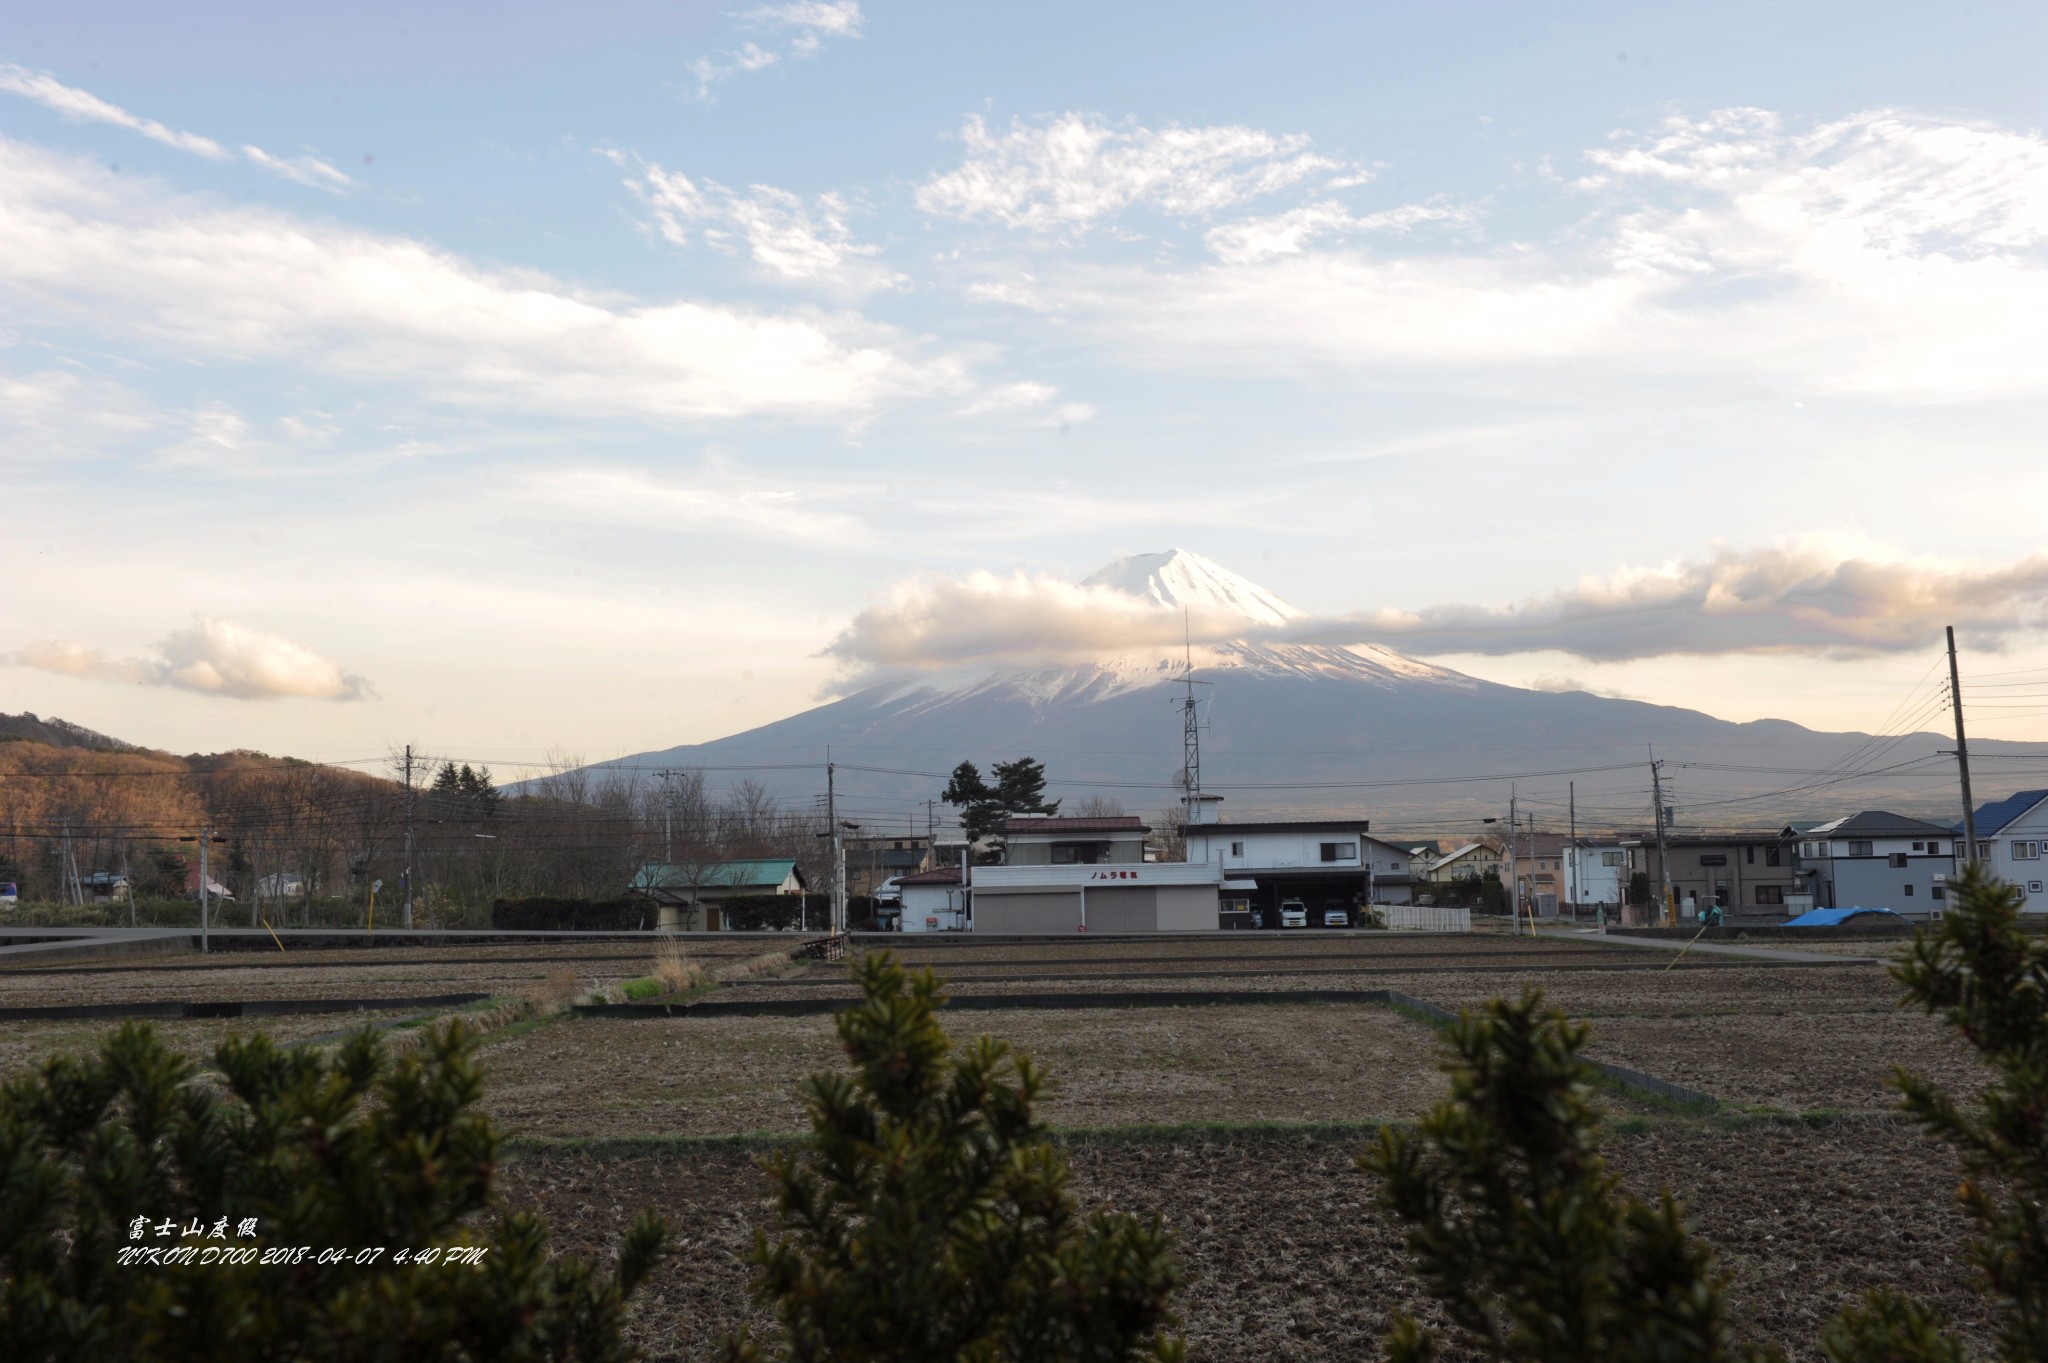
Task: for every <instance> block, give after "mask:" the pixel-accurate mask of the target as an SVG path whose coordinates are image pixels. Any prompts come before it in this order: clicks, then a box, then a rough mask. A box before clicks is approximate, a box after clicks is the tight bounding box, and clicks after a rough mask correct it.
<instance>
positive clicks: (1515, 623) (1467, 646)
mask: <svg viewBox="0 0 2048 1363" xmlns="http://www.w3.org/2000/svg"><path fill="white" fill-rule="evenodd" d="M1945 625H1955V626H1956V627H1957V628H1958V629H1961V630H1964V631H1965V632H1967V633H1968V635H1969V636H1970V640H1971V643H1972V645H1973V646H1975V647H1980V648H1992V649H1996V648H2000V647H2003V646H2004V644H2005V643H2006V642H2008V641H2009V640H2010V639H2011V638H2013V637H2014V636H2016V635H2019V634H2022V633H2026V632H2029V631H2033V630H2038V629H2041V628H2044V627H2048V555H2036V556H2033V557H2030V558H2027V559H2025V560H2022V561H2021V562H2018V563H2015V564H2012V565H2010V566H2008V567H2004V568H1996V569H1990V570H1971V569H1946V568H1937V567H1929V566H1924V565H1919V564H1911V563H1898V562H1882V561H1873V560H1869V559H1859V558H1844V557H1840V556H1836V555H1829V554H1825V553H1821V552H1818V551H1813V550H1805V549H1788V548H1772V549H1762V550H1749V551H1740V550H1732V549H1728V550H1717V551H1715V552H1713V553H1711V554H1709V555H1708V556H1706V557H1705V558H1702V559H1697V560H1692V561H1688V562H1683V563H1678V564H1674V565H1669V566H1666V567H1663V568H1658V569H1654V570H1650V571H1642V572H1627V573H1622V574H1618V575H1616V576H1615V577H1612V578H1609V579H1606V580H1599V579H1587V580H1584V581H1582V582H1580V583H1579V584H1578V585H1577V586H1574V587H1572V588H1570V589H1567V590H1560V591H1555V592H1550V593H1547V594H1544V595H1539V596H1532V597H1529V598H1526V599H1524V600H1522V601H1519V602H1515V603H1513V604H1511V605H1506V606H1487V605H1471V604H1452V605H1440V606H1430V607H1425V608H1423V609H1420V610H1395V609H1381V610H1374V611H1357V612H1351V613H1347V614H1344V615H1323V616H1303V617H1300V618H1298V619H1294V620H1290V621H1288V622H1286V623H1285V624H1279V625H1254V624H1251V623H1249V622H1247V621H1245V620H1244V619H1242V618H1240V617H1236V616H1232V615H1230V614H1228V613H1226V612H1220V611H1213V610H1208V611H1205V610H1194V611H1191V612H1190V613H1189V614H1188V615H1187V616H1186V617H1185V618H1184V617H1183V615H1182V612H1181V611H1180V610H1179V609H1177V608H1173V607H1161V606H1159V605H1156V604H1154V603H1151V602H1146V601H1140V600H1138V599H1137V598H1135V597H1132V596H1129V595H1126V594H1125V593H1123V592H1119V591H1116V590H1114V589H1111V588H1106V587H1083V586H1078V585H1076V584H1074V583H1071V582H1065V581H1060V580H1057V579H1054V578H1050V577H1042V576H1030V575H1025V574H1021V573H1020V574H1016V575H1013V576H1009V577H1001V576H997V575H994V574H990V573H976V574H973V575H972V576H970V577H968V578H966V579H963V580H961V581H958V582H944V583H920V584H914V585H910V586H906V587H904V588H902V589H899V591H898V592H897V593H896V594H895V595H894V596H893V597H892V598H891V599H890V600H889V601H887V602H885V603H882V604H878V605H875V606H871V607H869V608H868V609H866V610H863V611H862V612H861V613H860V614H859V615H857V616H856V617H855V618H854V620H853V622H852V623H851V624H850V625H848V626H847V628H846V629H845V630H844V631H842V632H841V633H840V634H839V636H838V637H837V638H835V639H834V640H833V641H832V643H831V644H830V645H829V646H828V647H827V649H826V650H825V652H826V655H827V656H829V657H832V658H834V659H836V660H838V661H840V662H841V663H844V664H846V665H848V666H849V667H850V668H853V669H880V670H894V669H932V668H943V667H956V666H964V665H970V664H975V663H993V662H1007V663H1027V662H1050V661H1068V660H1074V659H1078V658H1086V657H1096V656H1102V655H1104V654H1109V653H1117V652H1123V651H1127V650H1130V649H1133V648H1146V647H1161V646H1172V645H1178V644H1180V643H1181V642H1182V640H1183V638H1188V639H1191V641H1192V642H1193V643H1195V644H1198V645H1199V644H1219V643H1224V642H1230V641H1238V640H1242V641H1247V642H1252V643H1267V644H1272V643H1293V644H1328V645H1352V644H1382V645H1386V646H1388V647H1392V648H1397V649H1400V650H1402V651H1404V652H1408V653H1419V654H1425V655H1442V654H1453V653H1476V654H1488V655H1496V656H1498V655H1508V654H1518V653H1533V652H1539V651H1547V650H1555V651H1559V652H1564V653H1570V654H1573V655H1576V656H1578V657H1581V658H1585V659H1588V660H1591V661H1595V662H1626V661H1632V660H1638V659H1644V658H1656V657H1668V656H1673V655H1692V656H1715V655H1726V654H1792V655H1797V654H1805V655H1810V656H1816V657H1832V658H1854V657H1869V656H1875V655H1880V654H1887V653H1900V652H1906V651H1909V650H1913V649H1921V648H1926V647H1928V646H1929V645H1930V644H1931V643H1932V642H1934V641H1935V640H1937V639H1939V638H1940V636H1941V631H1942V627H1943V626H1945ZM1184 631H1185V633H1184Z"/></svg>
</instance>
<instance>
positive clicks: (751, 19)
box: [690, 0, 866, 99]
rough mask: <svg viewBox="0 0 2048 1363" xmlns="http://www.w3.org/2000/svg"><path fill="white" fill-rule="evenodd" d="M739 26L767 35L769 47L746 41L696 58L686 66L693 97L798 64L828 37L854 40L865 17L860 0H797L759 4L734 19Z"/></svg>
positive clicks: (817, 48) (812, 55)
mask: <svg viewBox="0 0 2048 1363" xmlns="http://www.w3.org/2000/svg"><path fill="white" fill-rule="evenodd" d="M736 18H737V22H738V23H739V25H740V26H741V27H742V28H749V29H753V30H755V31H757V32H760V33H763V34H766V35H769V39H768V40H769V42H770V43H771V44H773V45H772V46H769V47H763V46H761V45H760V44H759V43H756V42H753V41H751V40H750V41H747V42H744V43H742V44H741V45H740V46H739V48H738V49H736V50H734V51H729V52H721V53H719V54H718V55H716V56H710V57H699V58H698V59H697V60H695V61H693V62H691V63H690V74H691V75H693V76H695V77H696V78H697V96H698V98H700V99H709V98H711V93H712V88H713V87H714V86H716V85H717V84H718V83H719V82H720V81H723V80H729V79H731V78H732V77H734V76H740V75H745V74H747V73H748V72H750V71H760V70H764V69H765V68H767V67H770V66H773V65H775V64H776V63H777V62H779V61H781V60H782V59H783V58H784V57H794V58H796V59H798V60H802V59H804V58H807V57H815V56H817V55H818V53H819V51H820V50H822V49H823V47H824V45H825V39H827V38H849V39H850V38H858V37H860V34H861V26H862V24H863V23H865V22H866V16H864V15H863V14H862V13H861V10H860V4H859V0H799V3H795V4H786V5H760V6H757V7H755V8H754V9H750V10H744V11H742V12H741V13H740V14H739V15H738V16H736Z"/></svg>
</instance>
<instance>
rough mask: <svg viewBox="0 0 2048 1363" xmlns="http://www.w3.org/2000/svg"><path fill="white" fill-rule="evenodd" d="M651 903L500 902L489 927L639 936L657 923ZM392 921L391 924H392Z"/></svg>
mask: <svg viewBox="0 0 2048 1363" xmlns="http://www.w3.org/2000/svg"><path fill="white" fill-rule="evenodd" d="M660 914H661V910H660V908H659V907H658V906H657V905H656V904H655V902H654V901H653V900H651V899H642V898H639V897H637V896H636V897H631V898H626V899H602V900H596V899H550V898H546V897H541V898H534V899H500V900H498V901H496V902H495V903H493V904H492V905H491V926H492V927H493V928H496V929H497V930H498V931H500V932H640V931H643V930H647V931H651V930H652V929H653V928H654V926H655V925H656V923H658V922H659V921H660ZM394 921H395V920H394Z"/></svg>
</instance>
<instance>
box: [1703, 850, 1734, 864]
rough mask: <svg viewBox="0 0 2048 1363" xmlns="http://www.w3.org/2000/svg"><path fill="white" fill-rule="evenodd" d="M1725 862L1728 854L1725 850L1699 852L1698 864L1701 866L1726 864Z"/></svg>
mask: <svg viewBox="0 0 2048 1363" xmlns="http://www.w3.org/2000/svg"><path fill="white" fill-rule="evenodd" d="M1727 864H1728V854H1727V853H1726V852H1702V853H1701V854H1700V865H1702V866H1726V865H1727Z"/></svg>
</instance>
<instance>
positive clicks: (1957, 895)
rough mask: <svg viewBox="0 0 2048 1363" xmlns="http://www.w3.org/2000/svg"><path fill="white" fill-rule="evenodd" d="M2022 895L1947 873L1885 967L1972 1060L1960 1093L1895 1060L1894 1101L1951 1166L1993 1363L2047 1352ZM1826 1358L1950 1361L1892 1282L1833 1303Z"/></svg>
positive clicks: (2040, 1022)
mask: <svg viewBox="0 0 2048 1363" xmlns="http://www.w3.org/2000/svg"><path fill="white" fill-rule="evenodd" d="M2024 902H2025V897H2024V896H2023V895H2022V894H2021V893H2020V891H2019V890H2018V889H2017V888H2016V887H2014V886H2011V885H2007V884H2005V883H2004V882H2002V881H1999V880H1996V879H1994V878H1993V877H1992V876H1991V875H1990V874H1989V873H1988V872H1986V871H1985V870H1984V868H1983V867H1982V866H1970V867H1967V868H1966V869H1965V870H1964V872H1963V874H1962V875H1961V876H1960V877H1958V878H1957V879H1955V880H1953V881H1951V882H1949V900H1948V911H1947V912H1946V913H1945V914H1944V915H1943V917H1942V920H1941V922H1940V924H1939V925H1938V926H1935V927H1934V928H1932V929H1931V930H1930V929H1928V928H1922V929H1920V930H1919V931H1917V932H1916V933H1915V934H1914V936H1913V945H1912V947H1911V949H1910V950H1909V951H1908V952H1907V953H1906V955H1905V957H1904V958H1903V959H1902V960H1901V961H1900V962H1899V963H1898V964H1897V965H1895V966H1893V967H1892V974H1893V976H1894V977H1895V978H1896V979H1897V980H1898V981H1899V982H1900V983H1901V984H1903V985H1905V986H1906V998H1905V1002H1906V1003H1907V1004H1908V1005H1915V1006H1918V1007H1919V1008H1921V1009H1923V1010H1925V1011H1926V1012H1929V1013H1934V1014H1939V1015H1940V1016H1941V1017H1942V1018H1943V1019H1945V1020H1946V1021H1947V1022H1948V1023H1950V1024H1951V1025H1952V1026H1954V1027H1955V1028H1956V1030H1957V1031H1959V1032H1960V1033H1961V1034H1962V1037H1963V1039H1964V1040H1965V1041H1967V1042H1968V1043H1969V1044H1970V1046H1971V1047H1972V1048H1973V1049H1974V1050H1975V1051H1976V1052H1977V1054H1978V1056H1979V1057H1980V1058H1981V1059H1982V1060H1983V1061H1984V1064H1985V1067H1986V1079H1987V1081H1988V1082H1987V1083H1986V1085H1985V1087H1984V1088H1983V1089H1982V1090H1981V1091H1980V1092H1979V1093H1978V1094H1977V1095H1976V1099H1975V1101H1974V1102H1960V1101H1958V1100H1957V1099H1956V1098H1955V1097H1954V1096H1953V1095H1951V1094H1948V1093H1945V1092H1943V1091H1942V1090H1940V1089H1939V1088H1936V1087H1935V1086H1934V1085H1933V1084H1930V1083H1929V1082H1928V1081H1927V1080H1926V1079H1924V1078H1922V1077H1921V1076H1919V1075H1915V1074H1912V1073H1909V1072H1907V1071H1906V1070H1904V1069H1896V1070H1894V1071H1893V1074H1892V1083H1893V1085H1894V1086H1895V1087H1896V1088H1897V1089H1898V1090H1899V1092H1900V1094H1901V1095H1902V1098H1903V1101H1902V1104H1901V1105H1902V1106H1903V1107H1904V1109H1905V1110H1906V1112H1907V1113H1909V1114H1910V1115H1911V1116H1912V1117H1913V1119H1914V1120H1915V1121H1916V1122H1917V1123H1918V1124H1919V1125H1920V1127H1921V1128H1922V1129H1923V1130H1925V1131H1926V1132H1928V1134H1930V1135H1932V1136H1934V1137H1936V1138H1937V1139H1939V1140H1941V1141H1943V1142H1945V1143H1946V1144H1948V1145H1950V1146H1953V1147H1954V1148H1955V1151H1956V1154H1957V1155H1958V1157H1959V1158H1960V1160H1961V1162H1962V1166H1963V1179H1962V1184H1961V1187H1960V1188H1959V1189H1958V1190H1957V1200H1958V1201H1959V1202H1961V1204H1962V1207H1963V1210H1964V1212H1965V1213H1967V1214H1968V1216H1969V1217H1970V1219H1971V1220H1972V1221H1974V1222H1975V1223H1976V1227H1977V1235H1976V1237H1975V1239H1974V1240H1973V1241H1972V1242H1971V1245H1970V1258H1971V1260H1972V1262H1974V1263H1975V1265H1976V1267H1977V1269H1978V1271H1979V1273H1980V1274H1981V1275H1982V1281H1983V1285H1984V1287H1985V1290H1986V1292H1987V1294H1988V1295H1989V1296H1990V1298H1991V1300H1992V1302H1993V1303H1994V1304H1995V1305H1996V1307H1997V1311H1998V1317H1999V1324H1998V1332H1997V1336H1996V1339H1997V1344H1996V1347H1997V1354H1996V1357H1997V1358H1998V1359H1999V1360H2001V1363H2019V1361H2020V1360H2023V1359H2024V1360H2030V1361H2031V1360H2038V1359H2043V1358H2048V1220H2044V1217H2048V943H2044V942H2043V941H2042V939H2041V938H2039V937H2037V936H2032V935H2030V934H2028V933H2027V932H2025V931H2023V930H2022V928H2021V926H2020V910H2021V906H2022V905H2023V904H2024ZM1823 1351H1824V1352H1825V1353H1826V1354H1827V1356H1828V1357H1829V1358H1830V1359H1832V1360H1834V1363H1936V1361H1938V1363H1960V1361H1961V1360H1963V1359H1967V1358H1969V1357H1970V1356H1971V1355H1970V1354H1969V1353H1968V1352H1966V1351H1965V1350H1964V1349H1962V1347H1961V1346H1960V1345H1958V1344H1956V1343H1955V1342H1954V1341H1953V1340H1951V1339H1948V1338H1946V1337H1945V1336H1944V1335H1943V1333H1942V1323H1941V1320H1940V1317H1939V1316H1938V1315H1937V1314H1936V1313H1935V1312H1934V1311H1933V1309H1932V1308H1930V1307H1928V1306H1926V1305H1924V1304H1922V1303H1920V1302H1918V1301H1916V1300H1914V1299H1912V1298H1911V1297H1909V1296H1906V1295H1904V1294H1902V1293H1899V1292H1896V1291H1892V1290H1879V1291H1876V1292H1873V1293H1871V1294H1870V1295H1869V1296H1868V1297H1867V1298H1866V1299H1865V1300H1864V1301H1863V1303H1862V1304H1861V1305H1859V1306H1857V1307H1854V1308H1851V1309H1850V1310H1848V1311H1846V1312H1844V1313H1843V1314H1842V1316H1841V1317H1840V1318H1839V1319H1838V1320H1837V1321H1836V1322H1835V1323H1834V1325H1833V1326H1832V1327H1830V1329H1829V1331H1828V1334H1827V1337H1826V1338H1825V1340H1823Z"/></svg>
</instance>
